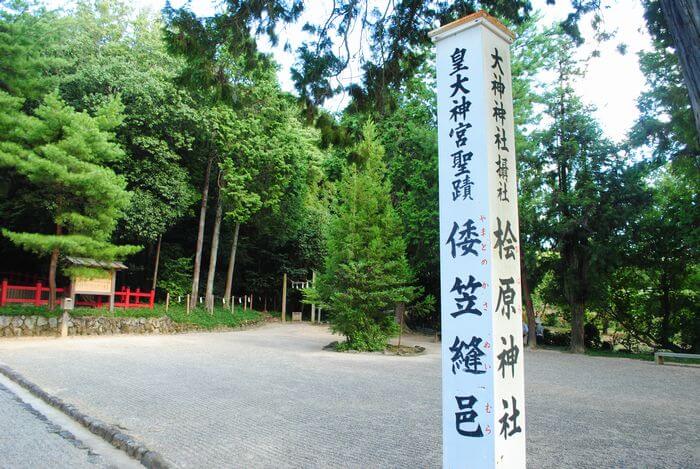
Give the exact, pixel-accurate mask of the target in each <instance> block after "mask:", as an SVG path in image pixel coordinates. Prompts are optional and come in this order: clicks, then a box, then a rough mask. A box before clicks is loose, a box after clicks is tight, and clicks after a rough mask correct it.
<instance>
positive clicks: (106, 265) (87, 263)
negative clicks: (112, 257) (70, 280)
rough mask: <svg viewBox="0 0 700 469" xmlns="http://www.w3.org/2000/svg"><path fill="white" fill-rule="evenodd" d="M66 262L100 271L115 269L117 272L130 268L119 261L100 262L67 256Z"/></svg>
mask: <svg viewBox="0 0 700 469" xmlns="http://www.w3.org/2000/svg"><path fill="white" fill-rule="evenodd" d="M65 259H66V261H68V262H70V263H71V264H73V265H79V266H82V267H95V268H98V269H115V270H126V269H127V268H128V267H127V266H126V265H124V263H122V262H119V261H98V260H96V259H90V258H88V257H73V256H66V257H65Z"/></svg>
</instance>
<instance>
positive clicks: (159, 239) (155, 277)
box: [151, 235, 163, 290]
mask: <svg viewBox="0 0 700 469" xmlns="http://www.w3.org/2000/svg"><path fill="white" fill-rule="evenodd" d="M162 241H163V235H160V236H158V244H157V245H156V265H155V266H154V267H153V283H152V284H151V290H155V289H156V285H157V284H158V264H160V245H161V243H162Z"/></svg>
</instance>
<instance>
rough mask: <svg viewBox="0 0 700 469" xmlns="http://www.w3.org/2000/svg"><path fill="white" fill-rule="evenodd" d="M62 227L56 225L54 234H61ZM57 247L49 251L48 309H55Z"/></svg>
mask: <svg viewBox="0 0 700 469" xmlns="http://www.w3.org/2000/svg"><path fill="white" fill-rule="evenodd" d="M62 233H63V227H62V226H61V225H58V224H57V225H56V236H61V234H62ZM58 255H59V250H58V248H53V251H51V261H50V262H49V309H50V310H51V311H53V310H54V309H56V270H57V269H58Z"/></svg>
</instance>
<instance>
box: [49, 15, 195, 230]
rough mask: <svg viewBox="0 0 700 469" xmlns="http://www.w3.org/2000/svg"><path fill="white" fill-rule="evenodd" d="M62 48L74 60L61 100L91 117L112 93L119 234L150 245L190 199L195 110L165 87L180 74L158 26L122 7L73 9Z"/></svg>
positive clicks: (63, 83) (64, 79) (66, 21)
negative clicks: (124, 189)
mask: <svg viewBox="0 0 700 469" xmlns="http://www.w3.org/2000/svg"><path fill="white" fill-rule="evenodd" d="M60 24H62V25H63V27H64V28H65V29H66V30H67V33H66V37H64V38H63V40H62V41H63V44H64V47H65V49H66V53H67V56H69V57H75V58H76V59H75V60H74V63H73V64H72V67H71V68H70V73H66V74H64V75H63V76H62V77H61V84H60V90H61V95H62V96H63V97H64V99H66V100H67V101H68V102H69V103H70V104H71V105H73V106H74V107H75V108H76V109H82V110H87V111H88V112H91V113H94V112H95V110H96V109H98V108H99V107H100V106H102V105H103V103H105V102H106V101H109V99H110V96H111V95H114V94H118V95H119V96H120V98H121V102H122V103H123V104H124V111H123V116H124V121H123V124H122V125H121V126H119V127H118V128H117V129H116V134H117V139H118V141H119V142H120V143H121V145H122V147H123V148H124V150H125V154H124V157H122V158H121V159H120V160H119V161H118V162H116V163H115V164H113V165H112V167H113V168H114V169H115V170H116V171H117V172H118V173H120V174H122V175H124V177H125V179H126V181H127V186H128V188H129V189H130V191H131V192H132V197H131V203H130V204H129V206H128V208H127V209H126V210H125V216H124V220H123V223H122V226H121V227H120V230H119V233H120V234H121V235H122V237H123V238H125V239H128V240H137V241H140V242H144V241H145V242H153V241H155V240H156V239H157V238H158V236H159V235H162V234H163V233H164V232H165V231H166V230H167V229H168V228H170V227H171V226H172V225H173V224H174V223H175V222H177V221H178V220H179V219H180V218H182V217H183V216H184V215H185V214H186V213H187V211H188V210H189V209H190V207H191V206H192V205H193V203H194V202H195V200H196V194H195V191H194V189H193V187H192V182H191V181H190V177H189V174H188V171H187V168H186V167H185V165H184V159H185V158H186V157H189V156H190V152H191V151H192V147H193V145H194V142H195V139H196V137H197V136H198V133H199V129H198V125H199V122H198V118H199V114H200V113H199V110H198V109H197V108H196V103H194V102H193V100H192V99H191V97H190V96H189V95H188V93H187V92H185V91H184V90H182V89H178V88H177V87H176V86H175V85H174V83H173V80H174V78H175V77H176V76H177V74H178V73H179V70H180V69H181V67H182V64H181V61H179V60H177V59H175V58H173V57H171V56H170V55H169V54H168V53H167V51H166V48H165V44H164V43H163V40H162V37H161V26H162V25H161V24H160V22H159V21H157V20H155V19H154V18H151V17H149V16H147V15H145V14H140V15H137V16H135V15H134V13H133V11H132V10H131V9H130V8H129V7H128V6H127V4H126V3H122V2H119V1H99V2H96V3H94V4H92V3H80V4H79V5H78V7H77V11H76V13H75V15H74V16H69V17H66V18H63V19H62V21H61V23H60Z"/></svg>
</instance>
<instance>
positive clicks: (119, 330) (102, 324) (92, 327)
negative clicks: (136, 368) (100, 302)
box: [0, 316, 195, 337]
mask: <svg viewBox="0 0 700 469" xmlns="http://www.w3.org/2000/svg"><path fill="white" fill-rule="evenodd" d="M194 328H195V327H194V326H192V325H190V324H178V323H176V322H173V320H172V319H170V318H169V317H167V316H163V317H160V318H113V317H104V316H80V317H71V318H69V320H68V335H108V334H172V333H175V332H185V331H189V330H193V329H194ZM60 334H61V319H60V318H45V317H43V316H0V337H34V336H58V335H60Z"/></svg>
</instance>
